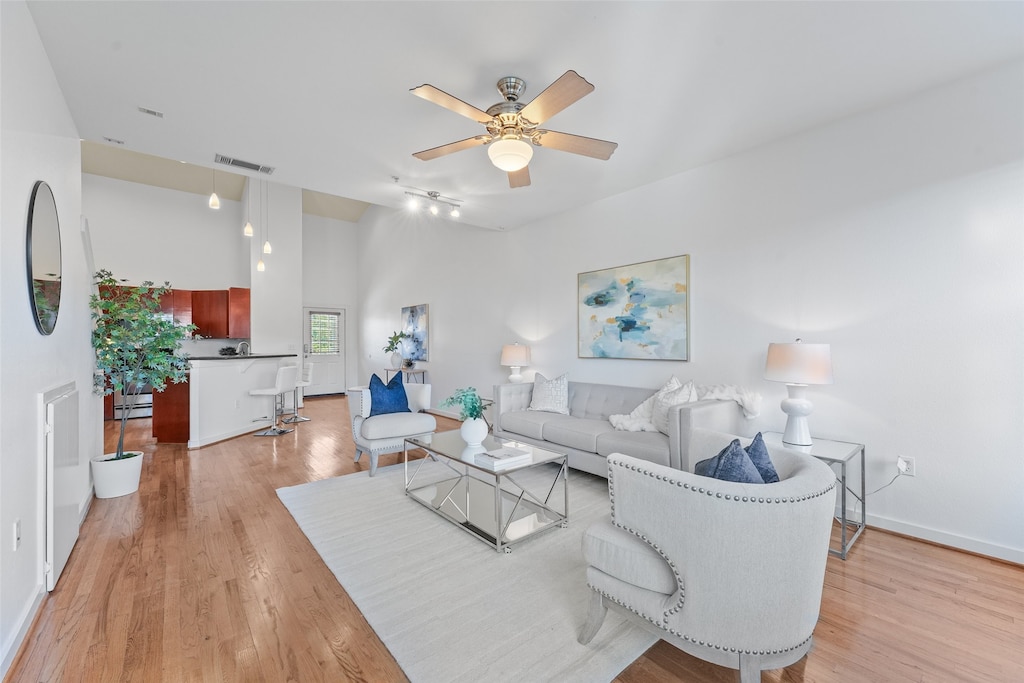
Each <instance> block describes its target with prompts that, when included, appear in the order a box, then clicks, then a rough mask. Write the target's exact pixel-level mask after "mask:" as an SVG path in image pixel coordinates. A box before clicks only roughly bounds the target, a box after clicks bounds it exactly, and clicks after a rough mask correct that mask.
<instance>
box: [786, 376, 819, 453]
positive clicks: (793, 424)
mask: <svg viewBox="0 0 1024 683" xmlns="http://www.w3.org/2000/svg"><path fill="white" fill-rule="evenodd" d="M786 389H787V390H788V392H789V398H785V399H783V400H782V412H784V413H785V414H786V415H788V416H789V419H787V420H786V431H785V432H784V433H783V435H782V443H784V444H788V445H790V446H810V445H811V430H810V428H809V427H808V426H807V416H808V415H810V414H811V412H812V411H813V410H814V404H813V403H811V402H810V401H808V400H807V398H806V397H805V396H804V394H805V391H806V389H807V385H806V384H787V385H786Z"/></svg>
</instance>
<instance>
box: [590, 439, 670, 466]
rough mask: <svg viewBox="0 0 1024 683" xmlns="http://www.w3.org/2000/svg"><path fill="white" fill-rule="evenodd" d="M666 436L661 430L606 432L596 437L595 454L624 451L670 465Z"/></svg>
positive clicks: (605, 454)
mask: <svg viewBox="0 0 1024 683" xmlns="http://www.w3.org/2000/svg"><path fill="white" fill-rule="evenodd" d="M669 451H670V449H669V444H668V437H667V436H665V435H664V434H662V433H661V432H608V433H607V434H601V435H600V436H598V437H597V454H598V455H603V456H605V457H606V458H607V457H608V456H609V455H611V454H612V453H625V454H627V455H632V456H633V457H634V458H643V459H644V460H649V461H651V462H654V463H658V464H659V465H665V466H666V467H667V466H670V465H671V462H670V461H669Z"/></svg>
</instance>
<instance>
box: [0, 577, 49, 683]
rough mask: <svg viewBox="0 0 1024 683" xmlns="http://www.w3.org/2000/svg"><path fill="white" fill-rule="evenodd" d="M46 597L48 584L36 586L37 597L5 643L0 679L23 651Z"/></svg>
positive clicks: (19, 618) (28, 606)
mask: <svg viewBox="0 0 1024 683" xmlns="http://www.w3.org/2000/svg"><path fill="white" fill-rule="evenodd" d="M45 597H46V586H44V585H43V584H39V585H38V586H36V594H35V597H34V598H33V599H32V600H31V601H30V602H29V603H28V604H27V605H26V607H27V609H25V610H24V611H23V612H22V613H21V615H19V617H18V621H17V624H18V630H17V632H16V633H15V634H14V636H13V637H12V638H11V640H10V641H8V642H7V643H5V644H4V653H3V662H2V663H0V679H2V678H4V677H5V676H6V675H7V672H8V671H10V670H11V666H12V665H13V664H14V661H15V660H16V659H17V658H18V655H19V654H20V653H21V646H22V645H24V644H25V638H26V636H28V633H29V630H31V628H32V625H33V624H34V623H35V621H36V617H38V616H39V608H40V607H41V606H42V604H43V598H45Z"/></svg>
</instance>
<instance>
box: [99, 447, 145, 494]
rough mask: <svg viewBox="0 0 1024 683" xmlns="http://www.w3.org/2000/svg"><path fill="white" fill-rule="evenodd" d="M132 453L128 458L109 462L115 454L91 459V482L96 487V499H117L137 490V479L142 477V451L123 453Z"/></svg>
mask: <svg viewBox="0 0 1024 683" xmlns="http://www.w3.org/2000/svg"><path fill="white" fill-rule="evenodd" d="M125 453H126V454H127V453H134V454H135V455H133V456H132V457H130V458H122V459H120V460H111V459H110V458H113V457H114V456H115V455H116V453H106V454H104V455H97V456H96V457H94V458H93V459H92V461H91V462H92V480H93V484H94V485H95V487H96V497H97V498H117V497H118V496H127V495H128V494H129V493H135V492H136V491H138V490H139V479H140V477H141V476H142V451H125Z"/></svg>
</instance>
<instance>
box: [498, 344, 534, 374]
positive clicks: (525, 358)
mask: <svg viewBox="0 0 1024 683" xmlns="http://www.w3.org/2000/svg"><path fill="white" fill-rule="evenodd" d="M501 364H502V365H504V366H505V367H507V368H511V367H518V368H521V367H523V366H524V365H529V364H530V347H529V346H520V345H519V344H506V345H505V346H503V347H501Z"/></svg>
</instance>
